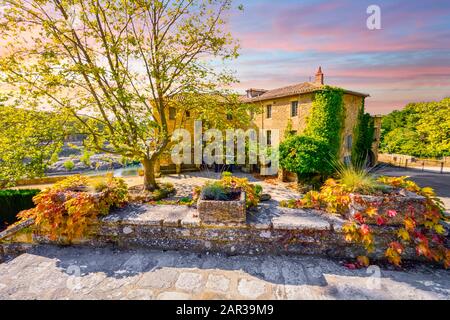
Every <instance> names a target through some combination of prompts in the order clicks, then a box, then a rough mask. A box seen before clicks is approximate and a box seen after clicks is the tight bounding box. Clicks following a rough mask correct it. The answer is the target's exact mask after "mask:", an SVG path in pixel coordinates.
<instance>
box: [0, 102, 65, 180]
mask: <svg viewBox="0 0 450 320" xmlns="http://www.w3.org/2000/svg"><path fill="white" fill-rule="evenodd" d="M36 128H39V130H36ZM65 134H66V132H65V122H64V119H63V118H61V117H58V116H57V115H55V114H51V113H47V112H35V111H30V110H24V109H20V108H14V107H9V106H8V107H7V106H2V105H1V103H0V187H7V186H11V185H14V184H15V182H16V181H17V180H19V179H23V178H33V177H37V176H42V175H43V174H44V171H45V168H46V167H47V166H48V165H49V164H50V163H51V162H52V156H53V155H55V154H57V153H58V151H59V150H60V149H61V147H62V145H63V140H64V135H65Z"/></svg>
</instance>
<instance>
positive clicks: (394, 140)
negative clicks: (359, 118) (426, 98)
mask: <svg viewBox="0 0 450 320" xmlns="http://www.w3.org/2000/svg"><path fill="white" fill-rule="evenodd" d="M449 115H450V98H445V99H443V100H441V101H439V102H421V103H410V104H408V105H407V106H406V107H405V108H404V109H403V110H400V111H393V112H392V113H390V114H388V115H386V116H384V117H383V119H382V141H381V151H383V152H387V153H399V154H407V155H412V156H419V157H442V156H449V155H450V116H449Z"/></svg>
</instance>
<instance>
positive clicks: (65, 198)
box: [18, 176, 128, 243]
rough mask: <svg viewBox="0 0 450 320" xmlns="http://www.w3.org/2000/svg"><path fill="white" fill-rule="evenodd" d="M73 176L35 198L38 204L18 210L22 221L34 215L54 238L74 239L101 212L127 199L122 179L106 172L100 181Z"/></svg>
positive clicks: (92, 223)
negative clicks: (95, 182)
mask: <svg viewBox="0 0 450 320" xmlns="http://www.w3.org/2000/svg"><path fill="white" fill-rule="evenodd" d="M90 184H91V181H89V180H88V179H87V178H86V177H83V176H74V177H70V178H67V179H65V180H62V181H61V182H58V183H56V184H55V185H53V186H52V187H51V188H48V189H45V190H43V191H42V192H40V193H39V194H38V195H36V196H35V197H34V198H33V201H34V203H35V204H36V207H35V208H32V209H29V210H25V211H22V212H20V213H19V214H18V217H19V218H20V221H19V222H21V221H24V220H27V219H29V218H33V219H34V225H35V226H36V227H37V229H38V230H39V231H41V232H43V233H45V234H48V236H49V238H50V239H51V240H61V241H64V240H65V241H67V242H69V243H70V242H72V241H73V240H74V239H77V238H80V237H81V236H83V235H84V234H85V233H86V232H87V230H88V227H89V226H91V225H94V224H95V223H96V222H97V217H98V216H99V215H106V214H108V212H109V210H110V208H111V207H113V206H116V207H119V206H122V205H123V204H125V203H126V201H127V197H128V189H127V186H126V184H125V182H124V181H123V180H122V179H118V178H114V177H113V176H107V177H106V178H105V179H104V181H102V182H101V183H97V184H96V186H95V188H94V190H91V188H90Z"/></svg>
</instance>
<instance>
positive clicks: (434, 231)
mask: <svg viewBox="0 0 450 320" xmlns="http://www.w3.org/2000/svg"><path fill="white" fill-rule="evenodd" d="M377 181H378V182H379V183H381V184H383V185H385V186H390V187H392V188H394V190H398V189H405V190H408V191H410V192H414V193H416V194H418V195H421V196H423V197H425V199H426V200H425V209H424V210H423V212H422V211H421V212H416V209H415V208H414V206H409V207H407V208H405V212H406V214H404V218H403V219H402V222H401V225H400V226H398V227H395V228H393V227H392V226H390V229H392V230H393V231H392V232H393V238H394V239H395V241H390V242H389V243H387V244H386V243H383V241H376V240H377V239H376V232H374V229H376V228H379V227H383V226H386V225H387V224H388V222H389V220H390V219H393V218H395V217H397V215H398V212H397V211H396V210H394V209H391V210H384V211H383V212H379V210H378V209H379V207H381V206H382V205H384V203H387V204H389V203H390V201H392V200H393V198H394V197H396V196H397V195H396V193H394V192H392V193H386V194H384V195H383V198H384V200H383V201H384V203H380V204H379V206H376V205H374V204H369V203H367V205H366V206H363V207H365V210H363V211H361V212H357V213H356V214H355V215H354V216H353V218H352V219H350V220H349V221H347V223H345V224H344V226H343V232H344V236H345V240H346V241H347V242H351V243H356V244H361V245H362V246H363V247H364V248H365V250H366V252H367V254H371V253H373V252H374V251H375V250H376V249H377V247H376V246H379V245H386V247H385V248H384V249H382V250H384V255H385V257H386V258H387V260H388V261H389V262H391V263H392V264H394V265H396V266H400V264H401V261H402V255H403V254H404V253H405V250H407V248H412V249H414V250H415V252H416V254H417V255H418V256H422V257H424V258H426V259H428V260H432V261H435V262H441V263H442V264H443V265H444V266H445V267H446V268H448V267H450V250H449V249H448V248H447V246H446V242H445V240H446V239H445V233H446V230H445V228H444V226H443V222H444V221H446V220H448V218H447V217H446V216H445V214H444V208H443V205H442V202H441V201H440V200H439V198H437V197H436V195H435V193H434V191H433V189H431V188H429V187H425V188H420V187H419V186H418V185H417V184H415V183H414V182H413V181H410V180H407V179H406V177H380V178H378V179H377ZM359 201H364V200H362V199H359ZM350 202H351V198H350V191H349V190H348V188H346V186H345V185H343V184H342V183H339V182H338V181H336V180H334V179H329V180H327V181H326V182H325V184H324V185H323V187H322V188H321V189H320V191H310V192H308V193H307V194H305V196H304V197H303V198H302V199H298V200H290V201H287V202H283V203H281V205H282V206H287V207H291V208H314V209H320V210H325V211H327V212H330V213H333V214H342V215H344V213H345V212H346V211H348V210H349V206H350ZM368 220H371V221H375V222H376V223H375V224H374V223H372V224H369V223H368ZM366 259H367V257H358V262H357V263H356V264H354V265H359V266H363V265H365V264H366V262H367V261H368V260H366ZM362 262H364V263H362Z"/></svg>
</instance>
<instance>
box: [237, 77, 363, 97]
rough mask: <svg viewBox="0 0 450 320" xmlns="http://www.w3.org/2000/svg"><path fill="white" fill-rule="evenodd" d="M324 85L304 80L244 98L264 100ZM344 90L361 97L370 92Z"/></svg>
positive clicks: (307, 90)
mask: <svg viewBox="0 0 450 320" xmlns="http://www.w3.org/2000/svg"><path fill="white" fill-rule="evenodd" d="M322 87H323V86H322V85H318V84H315V83H312V82H302V83H298V84H294V85H291V86H287V87H282V88H278V89H272V90H267V91H266V92H264V93H263V94H261V95H259V96H257V97H253V98H247V97H246V98H244V102H256V101H264V100H269V99H275V98H281V97H288V96H293V95H298V94H302V93H311V92H314V91H317V90H320V88H322ZM344 92H345V93H348V94H353V95H356V96H361V97H368V96H369V95H368V94H365V93H360V92H355V91H350V90H345V89H344Z"/></svg>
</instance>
